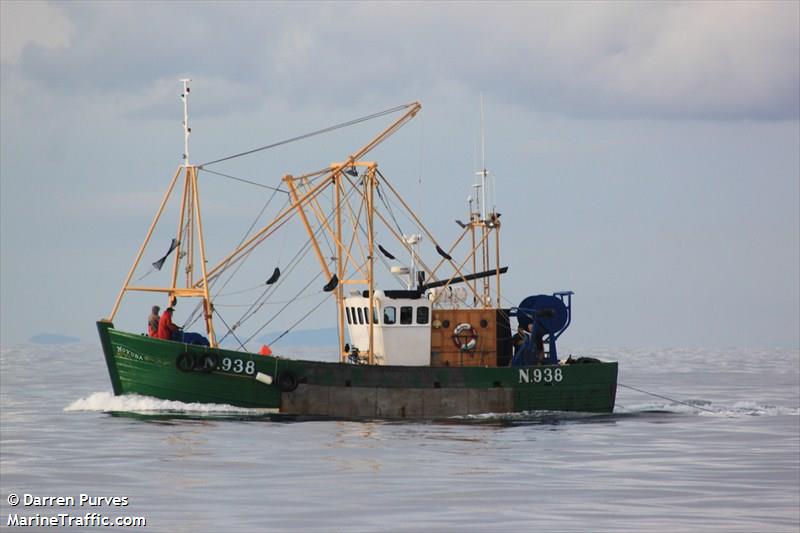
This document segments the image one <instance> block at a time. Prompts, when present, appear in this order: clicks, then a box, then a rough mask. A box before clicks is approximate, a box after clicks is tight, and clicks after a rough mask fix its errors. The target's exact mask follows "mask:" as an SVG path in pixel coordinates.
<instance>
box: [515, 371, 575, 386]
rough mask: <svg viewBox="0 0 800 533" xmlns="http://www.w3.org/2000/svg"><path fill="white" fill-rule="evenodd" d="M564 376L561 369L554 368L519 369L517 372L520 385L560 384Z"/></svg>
mask: <svg viewBox="0 0 800 533" xmlns="http://www.w3.org/2000/svg"><path fill="white" fill-rule="evenodd" d="M563 379H564V375H563V374H562V372H561V369H560V368H558V367H556V368H550V367H545V368H534V369H530V368H521V369H520V370H519V382H520V383H561V381H563Z"/></svg>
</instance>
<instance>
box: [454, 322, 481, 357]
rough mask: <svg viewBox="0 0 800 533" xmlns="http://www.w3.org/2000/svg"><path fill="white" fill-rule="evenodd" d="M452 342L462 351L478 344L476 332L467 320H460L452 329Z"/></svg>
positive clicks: (470, 349)
mask: <svg viewBox="0 0 800 533" xmlns="http://www.w3.org/2000/svg"><path fill="white" fill-rule="evenodd" d="M453 344H455V345H456V347H457V348H458V349H459V350H461V351H462V352H470V351H472V350H474V349H475V347H476V346H477V345H478V332H477V331H475V328H473V327H472V326H471V325H470V324H468V323H467V322H462V323H461V324H459V325H457V326H456V329H454V330H453Z"/></svg>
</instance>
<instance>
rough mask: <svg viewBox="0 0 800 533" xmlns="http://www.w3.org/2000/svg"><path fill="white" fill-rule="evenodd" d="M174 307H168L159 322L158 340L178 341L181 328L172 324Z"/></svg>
mask: <svg viewBox="0 0 800 533" xmlns="http://www.w3.org/2000/svg"><path fill="white" fill-rule="evenodd" d="M173 311H174V309H173V308H172V307H167V309H166V310H165V311H164V314H163V315H161V319H160V320H159V321H158V338H159V339H164V340H168V341H169V340H178V335H179V331H180V328H179V327H178V326H176V325H175V324H174V323H173V322H172V312H173Z"/></svg>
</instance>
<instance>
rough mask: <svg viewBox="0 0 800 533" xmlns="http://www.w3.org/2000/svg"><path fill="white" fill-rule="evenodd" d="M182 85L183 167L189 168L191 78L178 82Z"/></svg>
mask: <svg viewBox="0 0 800 533" xmlns="http://www.w3.org/2000/svg"><path fill="white" fill-rule="evenodd" d="M180 81H181V82H182V83H183V92H182V93H181V100H183V166H184V167H186V168H188V167H189V134H190V133H191V132H192V129H191V128H190V127H189V91H191V89H190V88H189V82H190V81H192V80H191V78H183V79H181V80H180Z"/></svg>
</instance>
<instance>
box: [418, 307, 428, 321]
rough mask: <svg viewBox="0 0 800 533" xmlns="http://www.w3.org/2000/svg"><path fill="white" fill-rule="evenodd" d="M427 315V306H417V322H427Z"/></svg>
mask: <svg viewBox="0 0 800 533" xmlns="http://www.w3.org/2000/svg"><path fill="white" fill-rule="evenodd" d="M428 315H429V312H428V308H427V307H417V324H427V323H428Z"/></svg>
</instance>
